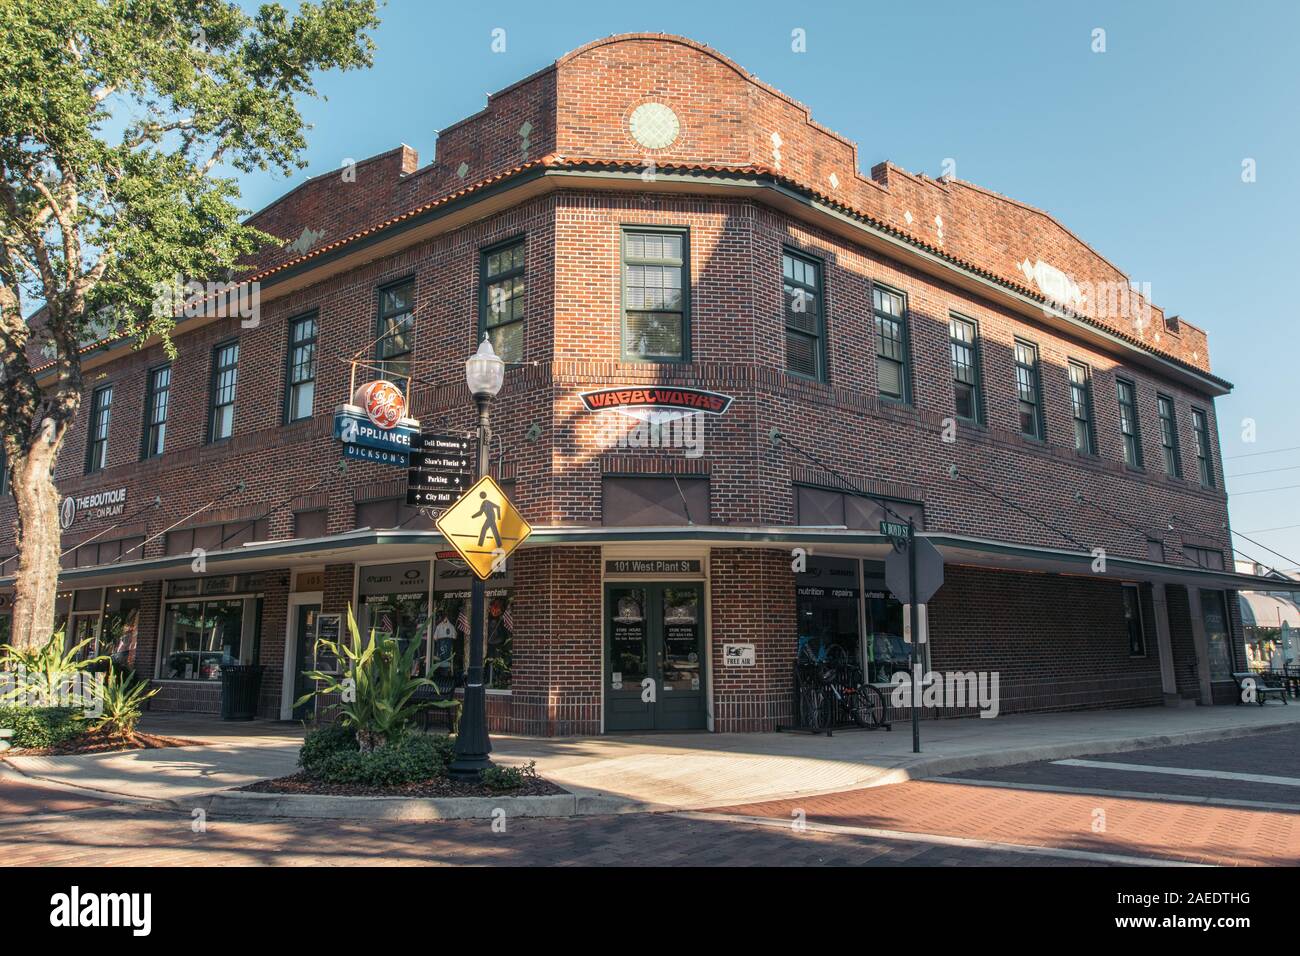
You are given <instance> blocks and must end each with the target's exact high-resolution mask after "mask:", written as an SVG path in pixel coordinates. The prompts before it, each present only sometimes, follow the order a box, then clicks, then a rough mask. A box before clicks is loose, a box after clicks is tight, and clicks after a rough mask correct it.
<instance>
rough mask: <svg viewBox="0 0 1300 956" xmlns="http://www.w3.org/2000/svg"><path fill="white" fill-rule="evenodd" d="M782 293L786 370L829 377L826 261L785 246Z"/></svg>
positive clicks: (810, 377) (814, 376) (817, 376)
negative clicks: (824, 272)
mask: <svg viewBox="0 0 1300 956" xmlns="http://www.w3.org/2000/svg"><path fill="white" fill-rule="evenodd" d="M781 297H782V300H783V303H784V304H783V307H782V311H783V313H784V316H785V370H786V371H787V372H789V373H790V374H791V375H798V376H799V377H800V378H808V379H814V380H815V381H819V382H820V381H825V380H826V337H825V320H824V317H823V311H824V305H825V287H824V284H823V280H822V264H821V263H820V262H819V261H817V260H816V259H814V258H812V257H811V256H806V255H804V254H802V253H799V252H795V251H794V250H792V249H785V250H782V252H781Z"/></svg>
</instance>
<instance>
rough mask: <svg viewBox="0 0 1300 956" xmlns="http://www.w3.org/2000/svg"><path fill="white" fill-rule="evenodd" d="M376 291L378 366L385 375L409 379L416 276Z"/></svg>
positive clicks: (376, 349) (413, 342) (412, 351)
mask: <svg viewBox="0 0 1300 956" xmlns="http://www.w3.org/2000/svg"><path fill="white" fill-rule="evenodd" d="M375 294H376V298H377V303H376V315H375V365H376V366H377V367H378V368H379V369H380V370H381V371H382V373H383V376H384V377H385V378H398V379H404V378H409V377H410V376H411V357H412V355H413V353H414V352H415V279H414V278H413V277H409V276H408V277H407V278H405V279H399V280H398V281H396V282H390V283H388V284H387V285H383V286H380V287H379V288H378V289H376V290H375Z"/></svg>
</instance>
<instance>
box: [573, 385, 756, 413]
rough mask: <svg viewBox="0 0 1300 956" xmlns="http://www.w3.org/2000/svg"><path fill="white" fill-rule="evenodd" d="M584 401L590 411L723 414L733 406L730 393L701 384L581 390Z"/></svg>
mask: <svg viewBox="0 0 1300 956" xmlns="http://www.w3.org/2000/svg"><path fill="white" fill-rule="evenodd" d="M581 398H582V404H583V405H585V406H586V407H587V410H588V411H592V412H602V411H606V410H611V411H618V412H623V413H624V414H628V413H635V412H638V411H660V412H677V413H679V414H691V413H694V412H704V413H706V414H709V415H721V414H723V413H724V412H726V410H727V409H728V408H730V407H731V396H730V395H723V394H721V393H719V392H710V391H706V390H705V389H702V388H675V387H664V386H658V387H649V388H647V387H630V386H622V387H619V388H602V389H598V390H596V391H593V392H583V393H581Z"/></svg>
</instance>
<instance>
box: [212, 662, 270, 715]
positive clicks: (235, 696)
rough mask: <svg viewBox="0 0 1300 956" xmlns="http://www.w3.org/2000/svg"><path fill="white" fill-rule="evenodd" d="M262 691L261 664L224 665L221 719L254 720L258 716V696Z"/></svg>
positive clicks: (222, 672) (222, 670) (222, 668)
mask: <svg viewBox="0 0 1300 956" xmlns="http://www.w3.org/2000/svg"><path fill="white" fill-rule="evenodd" d="M261 690H262V665H261V664H223V665H222V666H221V719H222V720H252V719H253V718H254V717H256V716H257V695H258V694H259V693H260V692H261Z"/></svg>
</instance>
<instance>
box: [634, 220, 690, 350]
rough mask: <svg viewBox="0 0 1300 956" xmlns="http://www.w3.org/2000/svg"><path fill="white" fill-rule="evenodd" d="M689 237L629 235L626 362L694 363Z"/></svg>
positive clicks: (639, 233) (653, 234) (678, 234)
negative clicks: (688, 279)
mask: <svg viewBox="0 0 1300 956" xmlns="http://www.w3.org/2000/svg"><path fill="white" fill-rule="evenodd" d="M689 343H690V320H689V313H688V307H687V293H686V234H685V233H680V232H637V231H631V230H629V231H627V232H624V233H623V358H625V359H628V360H630V361H634V362H684V361H688V360H689V358H690V354H689V353H690V347H689Z"/></svg>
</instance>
